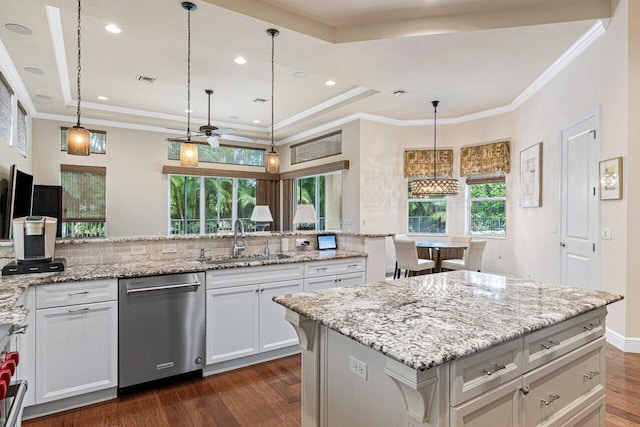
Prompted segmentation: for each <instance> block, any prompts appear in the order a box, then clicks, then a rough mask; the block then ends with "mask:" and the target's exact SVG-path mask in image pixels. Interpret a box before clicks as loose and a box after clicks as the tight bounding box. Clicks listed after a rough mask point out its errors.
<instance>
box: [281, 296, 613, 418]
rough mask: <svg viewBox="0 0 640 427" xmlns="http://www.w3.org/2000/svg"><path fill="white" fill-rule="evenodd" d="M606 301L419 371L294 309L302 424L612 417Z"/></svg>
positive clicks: (290, 313)
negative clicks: (609, 412)
mask: <svg viewBox="0 0 640 427" xmlns="http://www.w3.org/2000/svg"><path fill="white" fill-rule="evenodd" d="M605 316H606V308H605V307H601V308H599V309H597V310H593V311H590V312H587V313H585V314H582V315H580V316H577V317H574V318H571V319H568V320H566V321H563V322H561V323H558V324H555V325H553V326H550V327H547V328H544V329H541V330H538V331H536V332H533V333H530V334H527V335H524V336H522V337H519V338H516V339H514V340H511V341H508V342H506V343H502V344H498V345H496V346H494V347H491V348H489V349H486V350H484V351H480V352H478V353H475V354H472V355H470V356H467V357H464V358H461V359H456V360H453V361H451V362H448V363H444V364H441V365H439V366H435V367H433V368H430V369H426V370H416V369H414V368H412V367H410V366H408V365H405V364H403V363H401V362H398V361H396V360H394V359H392V358H390V357H388V356H385V355H384V354H383V353H381V352H379V351H376V350H374V349H372V348H370V347H367V346H365V345H362V344H360V343H358V342H356V341H354V340H352V339H350V338H347V337H345V336H343V335H341V334H339V333H337V332H335V331H333V330H330V329H329V328H327V327H325V326H323V325H321V324H320V323H318V322H314V321H312V320H310V319H308V318H307V317H304V316H302V315H300V314H298V313H296V312H294V311H292V310H289V309H287V314H286V319H287V320H288V321H289V322H290V323H291V324H292V325H293V326H294V328H295V330H296V332H297V334H298V337H299V341H300V347H301V348H302V426H303V427H311V426H313V427H318V426H322V427H340V426H348V427H357V426H366V427H374V426H380V427H392V426H403V427H418V426H421V427H422V426H424V427H427V426H429V427H436V426H437V427H445V426H452V427H453V426H455V427H459V426H474V427H479V426H489V427H502V426H518V427H528V426H578V425H579V426H600V427H604V426H605V406H604V396H605V362H606V360H605V348H604V345H605V340H604V337H603V335H604V330H605Z"/></svg>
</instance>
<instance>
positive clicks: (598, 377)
mask: <svg viewBox="0 0 640 427" xmlns="http://www.w3.org/2000/svg"><path fill="white" fill-rule="evenodd" d="M604 343H605V340H604V337H601V338H598V339H597V340H596V341H593V342H591V343H589V344H587V345H585V346H583V347H581V348H579V349H577V350H574V351H573V352H571V353H568V354H566V355H564V356H562V357H560V358H558V359H556V360H554V361H553V362H551V363H549V364H547V365H544V366H543V367H541V368H538V369H536V370H535V371H533V372H530V373H528V374H526V375H524V377H523V388H526V389H528V390H529V392H528V393H527V394H526V395H524V397H523V406H522V407H523V411H524V423H523V426H524V427H529V426H538V425H541V424H543V425H545V426H555V425H558V426H560V425H566V421H563V420H562V419H561V418H562V417H564V415H565V414H567V413H568V412H570V411H573V410H574V409H576V408H577V407H579V406H582V405H584V404H585V403H586V402H588V401H592V400H595V399H597V398H599V397H601V396H603V395H604V390H605V389H604V387H605V384H604V372H605V362H606V359H605V349H604Z"/></svg>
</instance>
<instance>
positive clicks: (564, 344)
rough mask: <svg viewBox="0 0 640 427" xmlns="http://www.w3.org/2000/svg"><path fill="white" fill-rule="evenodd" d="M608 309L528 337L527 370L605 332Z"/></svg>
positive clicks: (581, 316)
mask: <svg viewBox="0 0 640 427" xmlns="http://www.w3.org/2000/svg"><path fill="white" fill-rule="evenodd" d="M606 314H607V312H606V310H605V309H604V308H602V309H598V310H594V311H591V312H589V313H585V314H582V315H580V316H578V317H576V318H573V319H569V320H567V321H564V322H562V323H559V324H557V325H554V326H551V327H550V328H546V329H543V330H541V331H538V332H534V333H532V334H530V335H527V336H526V337H525V338H524V362H525V367H524V368H525V371H530V370H532V369H534V368H537V367H539V366H542V365H543V364H545V363H547V362H550V361H552V360H554V359H556V358H558V357H560V356H562V355H564V354H567V353H569V352H570V351H573V350H575V349H576V348H578V347H580V346H582V345H584V344H586V343H588V342H590V341H593V340H595V339H596V338H598V337H601V336H602V335H604V330H605V316H606Z"/></svg>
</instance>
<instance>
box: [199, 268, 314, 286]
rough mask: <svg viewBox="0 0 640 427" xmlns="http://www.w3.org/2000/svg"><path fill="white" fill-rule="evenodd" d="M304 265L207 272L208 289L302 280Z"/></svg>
mask: <svg viewBox="0 0 640 427" xmlns="http://www.w3.org/2000/svg"><path fill="white" fill-rule="evenodd" d="M303 271H304V267H303V264H302V263H294V264H278V265H265V266H259V267H242V268H229V269H224V270H209V271H207V289H217V288H227V287H229V286H243V285H256V284H262V283H271V282H281V281H285V280H299V279H302V277H303V276H302V274H303Z"/></svg>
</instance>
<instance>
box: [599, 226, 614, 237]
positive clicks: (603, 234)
mask: <svg viewBox="0 0 640 427" xmlns="http://www.w3.org/2000/svg"><path fill="white" fill-rule="evenodd" d="M600 237H601V238H602V239H604V240H611V229H610V228H609V227H602V228H601V229H600Z"/></svg>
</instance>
